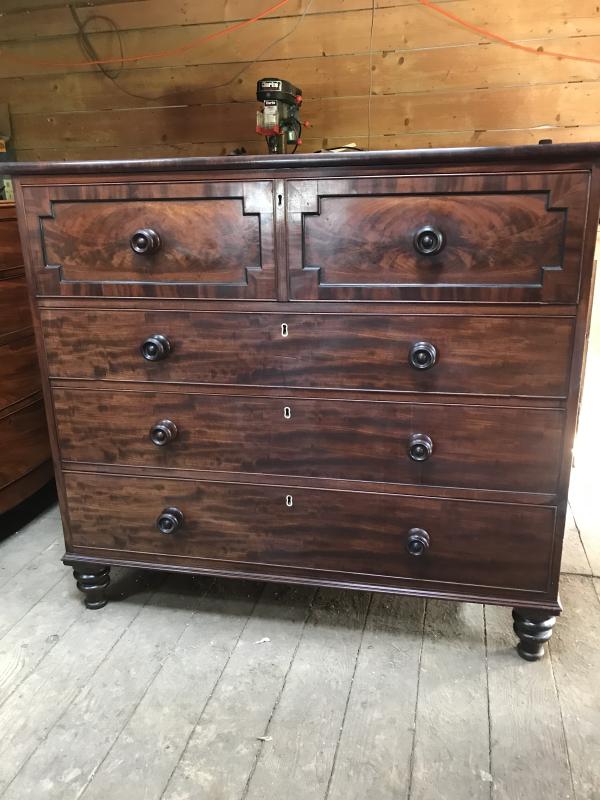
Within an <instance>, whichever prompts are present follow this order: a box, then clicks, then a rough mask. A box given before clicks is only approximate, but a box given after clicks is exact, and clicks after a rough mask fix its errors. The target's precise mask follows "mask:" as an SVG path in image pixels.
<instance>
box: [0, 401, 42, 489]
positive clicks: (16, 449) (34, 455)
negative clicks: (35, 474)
mask: <svg viewBox="0 0 600 800" xmlns="http://www.w3.org/2000/svg"><path fill="white" fill-rule="evenodd" d="M0 441H2V452H3V455H2V458H1V459H0V487H2V486H6V485H7V484H9V483H12V481H16V480H17V478H20V477H21V476H23V475H26V474H27V473H28V472H30V471H31V470H32V469H34V468H35V467H37V466H38V465H39V464H42V463H43V462H44V461H46V460H47V459H49V458H50V443H49V441H48V431H47V429H46V415H45V413H44V406H43V403H42V401H41V400H36V401H35V402H33V403H31V404H30V405H28V406H25V407H24V408H20V409H19V410H18V411H15V412H14V413H12V414H7V415H5V416H1V417H0Z"/></svg>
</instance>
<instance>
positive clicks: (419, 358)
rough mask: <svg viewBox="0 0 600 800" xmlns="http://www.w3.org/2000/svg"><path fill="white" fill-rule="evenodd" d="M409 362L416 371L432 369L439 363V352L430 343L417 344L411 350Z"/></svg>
mask: <svg viewBox="0 0 600 800" xmlns="http://www.w3.org/2000/svg"><path fill="white" fill-rule="evenodd" d="M408 361H409V364H410V365H411V367H414V368H415V369H431V367H433V365H434V364H435V362H436V361H437V350H436V348H435V346H434V345H432V344H431V343H430V342H416V343H415V344H413V345H412V347H411V348H410V352H409V354H408Z"/></svg>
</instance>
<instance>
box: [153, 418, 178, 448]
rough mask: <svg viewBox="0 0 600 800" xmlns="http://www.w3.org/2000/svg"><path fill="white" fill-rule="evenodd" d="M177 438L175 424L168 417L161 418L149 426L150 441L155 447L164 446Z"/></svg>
mask: <svg viewBox="0 0 600 800" xmlns="http://www.w3.org/2000/svg"><path fill="white" fill-rule="evenodd" d="M176 438H177V425H175V423H174V422H171V420H170V419H162V420H161V421H160V422H157V423H156V425H153V426H152V427H151V428H150V441H151V442H152V444H155V445H156V446H157V447H164V446H165V445H166V444H169V442H172V441H173V439H176Z"/></svg>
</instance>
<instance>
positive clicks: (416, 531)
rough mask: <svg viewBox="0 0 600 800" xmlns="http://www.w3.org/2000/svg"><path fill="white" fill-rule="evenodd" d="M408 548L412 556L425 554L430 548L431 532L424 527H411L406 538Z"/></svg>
mask: <svg viewBox="0 0 600 800" xmlns="http://www.w3.org/2000/svg"><path fill="white" fill-rule="evenodd" d="M406 550H407V551H408V553H409V554H410V555H411V556H415V557H416V556H423V555H425V553H426V552H427V551H428V550H429V534H428V533H427V531H424V530H423V528H411V529H410V530H409V532H408V539H407V540H406Z"/></svg>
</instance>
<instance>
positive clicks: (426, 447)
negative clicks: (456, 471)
mask: <svg viewBox="0 0 600 800" xmlns="http://www.w3.org/2000/svg"><path fill="white" fill-rule="evenodd" d="M432 453H433V441H432V440H431V438H430V437H429V436H427V434H426V433H413V435H412V436H411V437H410V440H409V442H408V455H409V456H410V457H411V458H412V460H413V461H427V459H428V458H429V457H430V456H431V454H432Z"/></svg>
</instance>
